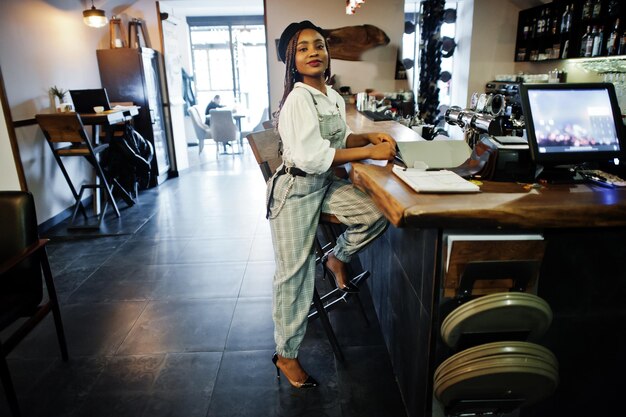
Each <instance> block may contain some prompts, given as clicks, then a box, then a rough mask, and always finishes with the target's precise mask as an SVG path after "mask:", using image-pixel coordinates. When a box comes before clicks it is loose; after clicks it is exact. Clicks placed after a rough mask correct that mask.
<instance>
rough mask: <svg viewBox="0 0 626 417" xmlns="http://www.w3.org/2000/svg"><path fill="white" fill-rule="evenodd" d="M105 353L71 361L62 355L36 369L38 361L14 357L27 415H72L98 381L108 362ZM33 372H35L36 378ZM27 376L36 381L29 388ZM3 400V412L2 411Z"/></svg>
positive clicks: (15, 377)
mask: <svg viewBox="0 0 626 417" xmlns="http://www.w3.org/2000/svg"><path fill="white" fill-rule="evenodd" d="M107 360H108V359H107V358H106V357H72V358H70V360H69V361H68V362H63V361H61V360H59V359H56V360H53V361H48V363H47V364H46V363H42V362H41V360H37V362H39V365H41V369H33V365H34V364H35V363H37V362H33V361H32V360H21V359H18V360H12V361H11V362H10V365H11V373H12V377H13V381H14V384H15V387H16V393H17V395H18V399H19V401H20V408H21V411H22V414H23V415H24V416H25V417H35V416H37V417H39V416H41V417H53V416H70V415H73V412H74V410H75V409H76V408H77V407H79V406H81V405H82V404H84V403H85V398H86V397H87V396H88V394H89V393H90V392H91V391H92V389H93V386H94V384H95V381H96V380H97V378H98V377H99V375H100V373H101V372H102V370H103V369H104V367H105V366H106V363H107ZM33 376H35V377H34V378H33ZM28 377H30V378H32V379H34V380H35V381H36V382H35V383H34V384H33V386H32V387H31V388H30V389H28V388H27V387H26V386H25V385H24V384H23V382H24V380H26V379H27V378H28ZM2 403H3V401H2V400H0V415H8V414H3V413H2V410H3V404H2Z"/></svg>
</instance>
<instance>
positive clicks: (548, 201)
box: [347, 109, 626, 229]
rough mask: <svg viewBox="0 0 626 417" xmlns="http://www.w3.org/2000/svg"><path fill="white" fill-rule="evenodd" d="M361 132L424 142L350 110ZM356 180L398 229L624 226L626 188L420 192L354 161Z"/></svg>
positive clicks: (487, 185) (505, 186) (499, 185)
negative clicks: (455, 192)
mask: <svg viewBox="0 0 626 417" xmlns="http://www.w3.org/2000/svg"><path fill="white" fill-rule="evenodd" d="M347 119H348V125H349V126H350V128H351V129H352V130H353V131H354V132H357V133H360V132H366V131H381V132H386V133H389V134H391V135H392V136H393V137H394V138H396V140H420V139H421V138H420V137H419V135H417V133H415V132H413V131H412V130H411V129H409V128H407V127H406V126H403V125H401V124H399V123H396V122H373V121H370V120H369V119H367V118H365V117H364V116H362V115H360V114H359V113H358V112H356V110H353V109H348V113H347ZM350 177H351V179H352V182H353V183H354V184H355V185H356V186H357V187H358V188H359V189H361V190H362V191H364V192H365V193H367V194H368V195H370V197H371V198H372V199H373V200H374V202H375V203H376V204H377V205H378V207H379V208H380V209H381V210H382V211H383V213H384V214H385V216H386V217H387V218H388V219H389V221H390V222H391V223H392V224H394V225H395V226H398V227H443V228H457V227H458V228H483V227H484V228H498V227H506V228H525V229H533V228H570V227H572V228H580V227H619V226H626V189H610V188H605V187H601V186H596V185H588V184H547V185H544V186H541V187H540V188H530V187H524V186H523V185H522V184H517V183H507V182H493V181H484V182H483V183H482V185H481V186H480V188H481V192H480V193H476V194H424V193H421V194H418V193H416V192H414V191H413V190H412V189H411V188H409V187H408V186H407V185H405V184H404V182H402V180H400V179H399V178H398V177H396V176H395V175H394V174H393V173H392V172H391V165H387V166H386V167H382V166H376V165H370V164H367V163H353V164H352V170H351V172H350Z"/></svg>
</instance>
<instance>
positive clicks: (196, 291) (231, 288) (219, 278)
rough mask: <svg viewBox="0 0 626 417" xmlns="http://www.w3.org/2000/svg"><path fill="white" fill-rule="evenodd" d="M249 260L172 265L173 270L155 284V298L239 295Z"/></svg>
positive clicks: (233, 296)
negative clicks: (246, 261) (245, 261)
mask: <svg viewBox="0 0 626 417" xmlns="http://www.w3.org/2000/svg"><path fill="white" fill-rule="evenodd" d="M245 269H246V264H245V263H243V262H239V263H220V264H194V265H173V266H172V269H171V274H168V276H167V277H165V278H164V279H162V280H160V281H159V282H158V284H157V285H156V286H155V287H154V292H153V294H152V297H153V298H154V299H162V300H163V299H173V298H236V297H237V296H238V295H239V290H240V288H241V282H242V280H243V275H244V271H245Z"/></svg>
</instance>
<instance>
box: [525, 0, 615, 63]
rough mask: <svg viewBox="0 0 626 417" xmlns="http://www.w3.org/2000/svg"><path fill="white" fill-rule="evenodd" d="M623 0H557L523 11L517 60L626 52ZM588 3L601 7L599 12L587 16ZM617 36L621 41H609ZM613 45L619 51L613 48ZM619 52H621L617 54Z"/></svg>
mask: <svg viewBox="0 0 626 417" xmlns="http://www.w3.org/2000/svg"><path fill="white" fill-rule="evenodd" d="M622 3H624V2H623V1H616V0H555V1H553V2H552V3H547V4H543V5H541V6H537V7H533V8H530V9H526V10H522V11H520V13H519V18H518V27H517V40H516V46H515V61H516V62H544V61H548V60H559V59H571V58H581V57H590V56H593V57H606V56H611V57H613V56H626V4H622ZM585 4H587V5H588V7H590V8H591V9H590V10H593V8H594V7H599V13H597V16H593V17H590V18H584V17H583V7H584V6H585ZM616 24H617V26H618V27H617V30H616V28H615V27H616ZM615 38H616V39H617V41H616V42H615V43H611V44H610V45H609V39H615ZM588 42H589V44H588ZM620 43H621V45H620ZM620 46H621V48H620ZM613 47H614V48H615V49H614V50H615V52H612V51H611V49H613ZM619 52H621V54H620V55H617V53H619Z"/></svg>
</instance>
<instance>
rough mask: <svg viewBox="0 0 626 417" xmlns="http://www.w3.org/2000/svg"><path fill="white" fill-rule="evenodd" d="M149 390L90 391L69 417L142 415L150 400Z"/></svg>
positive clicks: (129, 416) (133, 416)
mask: <svg viewBox="0 0 626 417" xmlns="http://www.w3.org/2000/svg"><path fill="white" fill-rule="evenodd" d="M150 398H151V393H150V392H131V393H109V392H97V391H92V392H91V394H90V395H89V396H88V397H87V398H86V399H85V401H84V402H83V404H82V405H81V406H80V407H79V408H77V409H76V410H75V411H74V413H73V414H71V417H112V416H115V417H137V416H142V415H143V413H144V410H146V408H147V405H148V402H149V401H150Z"/></svg>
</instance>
